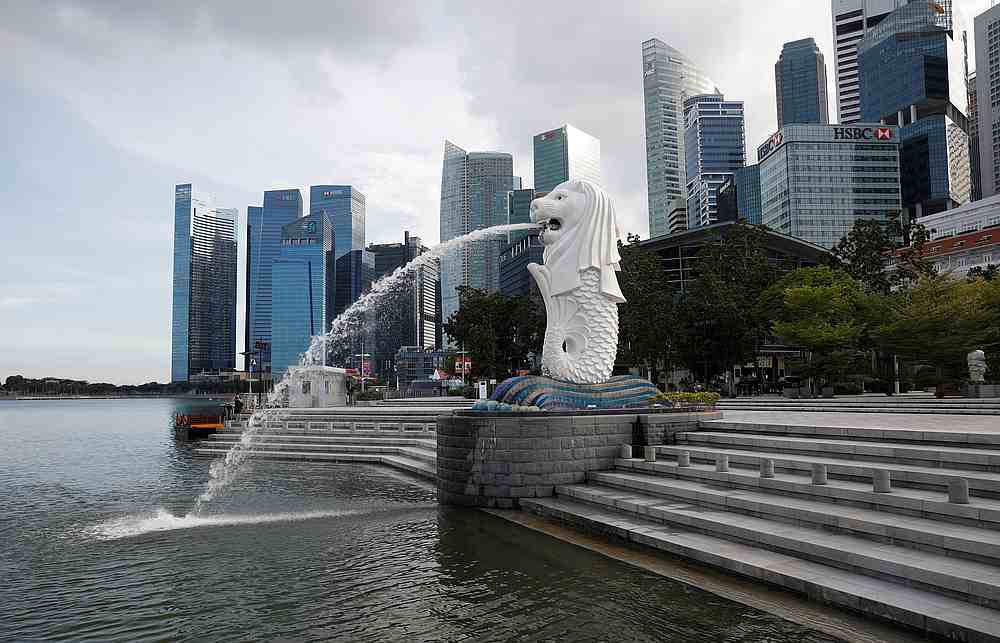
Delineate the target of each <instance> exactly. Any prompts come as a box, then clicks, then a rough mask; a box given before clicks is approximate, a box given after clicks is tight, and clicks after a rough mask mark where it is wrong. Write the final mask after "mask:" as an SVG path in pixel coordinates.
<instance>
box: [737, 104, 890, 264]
mask: <svg viewBox="0 0 1000 643" xmlns="http://www.w3.org/2000/svg"><path fill="white" fill-rule="evenodd" d="M898 131H899V130H898V129H897V128H896V127H895V126H890V125H879V124H878V123H875V124H872V125H864V124H856V125H853V126H843V125H820V124H811V125H786V126H785V127H783V128H782V129H780V130H778V131H777V132H775V133H774V135H772V136H771V138H769V139H768V140H767V141H766V142H765V143H764V144H762V145H761V146H760V147H758V148H757V159H758V165H759V166H760V193H761V222H762V223H763V224H764V225H766V226H767V227H768V228H771V229H772V230H774V231H776V232H781V233H783V234H787V235H789V236H792V237H797V238H799V239H804V240H805V241H809V242H811V243H814V244H816V245H818V246H822V247H824V248H832V247H833V246H835V245H836V244H837V242H838V241H840V239H841V237H843V236H844V235H846V234H847V233H848V232H850V231H851V229H852V228H853V227H854V223H855V221H858V220H864V221H877V222H880V223H884V222H885V221H886V220H887V219H888V218H889V216H890V215H892V214H895V213H898V212H899V208H900V198H899V194H900V193H899V185H900V177H899V134H898Z"/></svg>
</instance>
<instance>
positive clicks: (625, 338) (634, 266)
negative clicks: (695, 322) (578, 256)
mask: <svg viewBox="0 0 1000 643" xmlns="http://www.w3.org/2000/svg"><path fill="white" fill-rule="evenodd" d="M628 238H629V241H630V243H629V244H628V245H624V244H622V243H619V244H618V252H619V254H620V255H621V271H620V272H619V273H618V284H619V285H620V286H621V289H622V294H623V295H624V296H625V300H626V301H625V303H624V304H621V305H620V306H619V307H618V359H617V363H618V367H619V370H624V369H626V368H628V367H630V366H644V367H646V368H647V369H648V370H649V371H650V373H649V377H650V379H652V380H653V381H656V380H657V378H656V376H655V373H653V371H656V370H657V369H659V368H660V367H662V368H664V369H670V368H671V367H672V366H673V363H674V362H675V361H676V357H675V355H676V350H677V347H676V341H675V340H676V338H675V336H674V334H673V332H672V329H673V328H674V326H675V321H676V311H675V308H674V291H673V288H671V287H670V286H669V285H668V284H667V283H666V280H665V279H664V275H663V268H662V266H661V265H660V259H659V257H658V256H657V255H656V254H655V253H653V252H649V251H648V250H644V249H643V248H641V247H640V246H639V238H638V236H633V235H629V237H628Z"/></svg>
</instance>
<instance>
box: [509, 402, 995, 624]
mask: <svg viewBox="0 0 1000 643" xmlns="http://www.w3.org/2000/svg"><path fill="white" fill-rule="evenodd" d="M875 421H876V422H877V420H875ZM914 422H915V423H916V424H919V425H921V426H923V428H922V429H921V430H910V429H902V428H896V429H883V428H875V427H872V426H862V427H846V426H838V427H826V426H800V425H791V424H789V425H784V424H774V425H769V424H756V423H754V424H751V423H739V422H726V421H725V420H722V421H719V420H716V421H706V422H703V423H702V424H701V427H702V430H699V431H687V432H682V433H678V434H676V435H675V436H674V439H675V440H676V442H675V443H674V444H668V445H663V446H657V447H649V451H647V455H648V456H650V460H649V461H647V460H646V459H645V458H642V459H640V458H624V459H619V460H616V462H615V468H614V469H613V470H608V471H598V472H591V473H589V474H588V477H587V480H586V482H585V483H581V484H567V485H562V486H558V487H556V489H555V497H554V498H537V499H533V498H525V499H521V507H522V508H524V509H526V510H528V511H533V512H535V513H539V514H542V515H546V516H551V517H554V518H558V519H560V520H564V521H566V522H569V523H571V524H575V525H578V526H581V527H583V528H586V529H588V530H592V531H597V532H601V533H609V534H613V535H616V536H619V537H622V538H625V539H628V540H631V541H634V542H636V543H640V544H644V545H648V546H651V547H656V548H659V549H662V550H665V551H669V552H672V553H676V554H679V555H682V556H685V557H688V558H693V559H695V560H699V561H703V562H706V563H709V564H712V565H714V566H716V567H720V568H722V569H725V570H729V571H732V572H735V573H739V574H743V575H748V576H752V577H755V578H759V579H761V580H765V581H767V582H769V583H773V584H777V585H781V586H783V587H786V588H789V589H792V590H794V591H798V592H803V593H806V594H808V595H809V596H813V597H815V598H817V599H819V600H822V601H825V602H829V603H833V604H836V605H840V606H842V607H846V608H848V609H852V610H855V611H859V612H862V613H865V614H868V615H871V616H874V617H877V618H881V619H887V620H890V621H894V622H896V623H899V624H905V625H907V626H910V627H916V628H917V629H919V630H921V631H923V632H924V633H934V634H938V635H944V636H948V637H951V638H954V639H956V640H963V641H1000V441H998V438H1000V423H998V424H997V426H996V427H995V430H992V431H991V429H993V428H994V427H993V426H992V424H991V423H990V422H984V421H981V420H976V421H975V422H976V423H978V424H977V426H978V429H976V431H974V432H965V431H963V430H962V427H961V426H955V425H948V426H946V427H942V429H941V430H933V429H932V427H933V426H934V422H929V421H927V420H921V421H920V422H916V421H915V420H914ZM772 467H773V474H772V473H771V471H770V469H771V468H772ZM762 472H763V473H764V474H765V475H762ZM885 472H888V474H889V479H890V481H891V484H890V486H889V488H888V489H886V488H884V487H882V486H881V484H882V481H880V484H879V486H875V485H873V476H875V477H881V476H882V475H883V474H884V473H885ZM824 474H825V475H824ZM966 484H967V485H968V488H969V489H970V490H971V493H970V497H966V496H965V494H964V493H962V492H963V490H964V488H965V487H964V485H966ZM886 491H887V492H886Z"/></svg>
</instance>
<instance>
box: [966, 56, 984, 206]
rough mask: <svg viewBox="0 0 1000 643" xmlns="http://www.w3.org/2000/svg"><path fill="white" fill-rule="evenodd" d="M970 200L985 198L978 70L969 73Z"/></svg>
mask: <svg viewBox="0 0 1000 643" xmlns="http://www.w3.org/2000/svg"><path fill="white" fill-rule="evenodd" d="M968 93H969V200H970V201H978V200H979V199H981V198H983V178H982V173H981V172H980V170H979V163H980V159H979V97H978V96H977V94H976V72H974V71H973V72H970V73H969V87H968Z"/></svg>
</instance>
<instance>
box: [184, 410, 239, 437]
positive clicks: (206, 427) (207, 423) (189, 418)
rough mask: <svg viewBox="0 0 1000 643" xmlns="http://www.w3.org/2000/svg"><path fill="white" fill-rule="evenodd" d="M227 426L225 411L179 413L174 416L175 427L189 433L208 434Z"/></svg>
mask: <svg viewBox="0 0 1000 643" xmlns="http://www.w3.org/2000/svg"><path fill="white" fill-rule="evenodd" d="M225 426H226V416H225V414H224V413H178V414H177V415H175V416H174V429H179V430H182V431H187V432H188V434H196V435H208V434H209V433H215V432H216V431H221V430H222V429H223V428H225Z"/></svg>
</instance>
